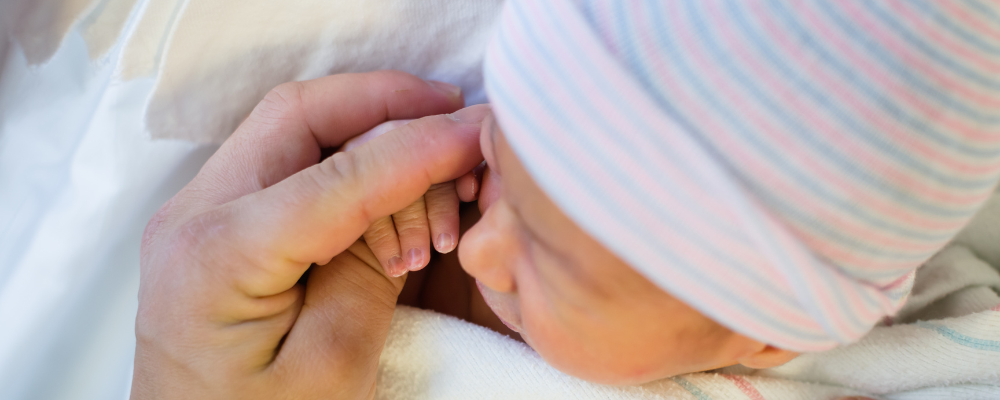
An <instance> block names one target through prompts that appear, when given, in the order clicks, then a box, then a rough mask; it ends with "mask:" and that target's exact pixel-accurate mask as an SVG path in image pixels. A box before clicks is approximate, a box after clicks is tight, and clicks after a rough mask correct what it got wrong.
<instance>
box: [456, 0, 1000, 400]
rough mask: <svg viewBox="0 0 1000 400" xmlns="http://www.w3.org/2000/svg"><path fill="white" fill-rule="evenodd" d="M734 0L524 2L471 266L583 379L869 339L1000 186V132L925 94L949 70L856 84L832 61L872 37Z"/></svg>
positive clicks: (508, 51)
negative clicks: (813, 25) (972, 129)
mask: <svg viewBox="0 0 1000 400" xmlns="http://www.w3.org/2000/svg"><path fill="white" fill-rule="evenodd" d="M725 4H726V6H725V7H721V6H719V5H718V4H716V3H715V2H701V1H687V2H684V1H676V2H663V1H659V0H648V1H644V0H639V1H633V2H627V5H626V4H624V3H622V2H612V1H607V2H604V1H578V0H550V1H529V0H509V1H508V2H507V3H506V5H505V9H504V12H503V14H502V16H501V17H500V22H499V27H498V33H497V35H496V36H495V38H494V40H493V42H492V43H491V45H490V48H489V50H488V52H487V57H486V61H485V84H486V90H487V92H488V94H489V96H490V101H491V102H492V104H493V113H494V114H493V115H494V118H495V120H491V121H488V123H485V124H484V129H483V133H482V138H481V140H482V145H483V152H484V154H485V156H486V158H487V162H488V164H489V168H490V169H489V172H488V173H487V175H486V177H485V179H484V184H483V188H482V193H481V205H480V206H481V208H483V210H484V215H483V218H482V220H481V221H480V222H479V223H478V224H477V225H476V226H475V227H473V228H472V229H471V230H470V231H469V232H468V233H467V234H466V236H465V237H464V238H463V239H462V242H461V244H460V247H459V257H460V259H461V261H462V266H463V268H465V269H466V271H468V272H469V273H470V274H471V275H473V276H474V277H475V278H476V279H478V280H479V282H480V285H481V291H482V292H483V296H484V297H485V299H486V300H487V302H488V303H489V304H490V306H491V308H493V310H494V311H495V312H496V313H497V315H498V316H500V317H501V318H502V319H504V320H506V322H507V323H508V324H510V325H511V326H512V328H514V329H515V330H518V331H520V332H521V334H522V337H523V338H524V339H525V341H526V342H527V343H528V344H530V345H531V346H532V347H534V348H535V349H536V350H537V351H538V352H539V354H540V355H541V356H542V357H543V358H545V359H546V360H547V361H548V362H550V363H551V364H552V365H553V366H555V367H557V368H559V369H561V370H563V371H565V372H567V373H570V374H573V375H577V376H580V377H583V378H586V379H590V380H593V381H599V382H609V383H635V382H644V381H649V380H653V379H657V378H662V377H667V376H671V375H675V374H679V373H684V372H691V371H698V370H705V369H711V368H715V367H721V366H725V365H731V364H735V363H742V364H744V365H747V366H750V367H757V368H760V367H769V366H774V365H779V364H782V363H784V362H786V361H788V360H790V359H792V358H794V357H795V355H796V354H797V353H800V352H814V351H822V350H827V349H831V348H834V347H836V346H838V345H841V344H846V343H851V342H854V341H856V340H858V339H859V338H860V337H861V336H863V335H864V334H865V333H867V332H868V331H869V330H870V329H871V328H872V326H874V325H875V323H876V322H878V321H880V320H881V319H882V318H884V317H885V316H886V315H892V314H893V313H895V311H896V310H898V309H899V307H901V306H902V304H903V302H904V301H905V299H906V295H907V294H908V292H909V289H910V287H911V286H912V278H913V271H914V270H915V269H916V267H917V266H918V265H920V264H921V263H922V262H923V261H924V260H926V259H927V258H929V257H930V256H931V255H932V254H933V253H934V252H936V251H937V250H939V249H940V248H941V247H943V246H944V245H945V244H946V243H947V241H948V240H950V238H951V237H952V236H953V235H954V234H955V233H956V232H957V231H958V230H959V229H961V227H962V226H963V225H964V224H965V223H966V222H967V221H968V219H969V218H971V216H972V215H973V214H974V213H975V212H976V210H977V209H978V208H979V207H980V206H981V204H982V203H983V201H985V199H987V198H988V196H989V195H990V193H992V190H993V187H994V186H995V184H996V181H997V176H998V173H1000V151H992V150H997V149H1000V146H997V143H996V141H997V139H996V135H993V136H989V135H986V134H983V135H979V136H975V137H971V136H969V135H967V134H966V132H959V131H958V130H957V129H956V128H955V126H956V125H955V124H956V123H967V124H968V125H969V126H976V125H975V123H974V121H966V120H960V119H958V118H959V117H957V116H956V115H958V114H957V113H952V114H949V118H951V117H954V118H956V119H942V118H940V115H939V113H937V112H936V111H934V109H933V107H931V108H926V107H925V108H914V107H911V106H910V104H909V103H910V102H913V101H914V99H921V98H922V97H921V96H924V94H923V92H922V90H923V87H919V88H916V89H914V87H913V86H912V79H911V78H914V76H916V77H919V78H926V79H927V80H928V81H931V80H932V79H930V78H929V77H928V76H925V75H928V74H930V75H934V74H939V73H941V71H939V70H935V68H944V67H941V66H937V65H930V66H928V65H923V66H922V68H923V69H922V70H920V71H910V72H911V73H912V74H913V75H912V76H907V77H895V76H886V75H884V74H881V75H880V74H875V73H871V74H868V73H869V70H868V69H865V68H855V69H853V70H852V71H854V75H852V76H853V77H854V80H844V79H841V78H842V77H840V78H838V76H839V75H838V74H841V73H842V72H843V70H844V69H843V68H839V67H842V66H840V65H839V64H836V63H818V62H816V61H815V60H818V59H820V58H821V57H820V55H823V54H827V53H829V52H834V53H836V51H840V50H838V49H839V48H837V49H834V48H830V47H829V46H831V45H830V44H829V43H831V42H836V43H841V42H844V43H849V44H851V46H855V47H857V48H862V47H864V46H865V45H867V43H862V42H864V40H867V39H865V38H866V36H865V35H860V36H859V35H854V34H853V32H850V31H851V29H849V28H850V27H847V28H844V27H837V28H836V29H833V28H831V29H833V30H829V29H828V30H825V31H823V32H820V33H816V34H815V35H818V36H815V37H809V35H813V33H812V32H810V31H809V30H808V29H806V28H803V27H801V26H799V25H795V24H791V23H789V22H788V21H784V22H782V23H775V22H774V21H775V20H776V19H780V18H784V17H783V15H784V14H783V13H784V12H785V11H784V10H780V9H779V10H772V9H771V8H767V7H754V6H743V5H741V4H743V3H725ZM716 6H719V7H716ZM776 7H778V8H781V7H779V6H776ZM717 8H724V9H717ZM733 8H735V9H733ZM772 14H774V15H772ZM793 25H794V26H793ZM760 26H766V27H767V32H766V35H764V33H762V32H760V31H759V30H758V29H757V28H758V27H760ZM793 28H795V29H793ZM807 28H808V27H807ZM859 29H860V28H859ZM751 34H753V35H764V36H762V37H758V38H755V39H754V40H750V37H751V36H750V35H751ZM802 35H806V38H805V39H803V38H802ZM830 35H834V36H836V38H837V39H838V40H840V42H838V41H829V40H825V39H828V38H830V37H831V36H830ZM789 38H798V39H796V40H791V39H789ZM807 39H808V40H807ZM858 41H861V42H858ZM772 43H781V44H782V46H783V47H782V46H777V45H772ZM897 50H898V49H897V48H895V47H887V49H886V52H888V54H885V55H886V56H888V57H902V56H901V55H899V54H892V52H894V51H897ZM900 51H902V50H900ZM850 61H851V62H861V61H864V60H860V61H859V60H855V59H852V60H850ZM838 62H839V61H838ZM846 68H848V69H850V67H846ZM866 74H868V75H866ZM914 79H915V78H914ZM956 79H958V78H956ZM962 83H963V84H970V85H972V84H974V83H970V82H965V81H963V82H962ZM942 90H945V88H942ZM949 90H950V89H949ZM970 101H971V100H970ZM897 103H898V104H897ZM886 104H888V105H890V106H892V107H888V106H886ZM979 106H981V104H980V105H979ZM886 107H888V108H886ZM900 110H903V111H900ZM901 112H902V113H903V114H900V113H901ZM901 115H902V116H903V117H906V118H905V119H901ZM914 121H915V122H914ZM917 123H918V124H917ZM915 126H919V129H917V128H915ZM929 144H932V145H929ZM987 150H990V151H992V152H989V151H987Z"/></svg>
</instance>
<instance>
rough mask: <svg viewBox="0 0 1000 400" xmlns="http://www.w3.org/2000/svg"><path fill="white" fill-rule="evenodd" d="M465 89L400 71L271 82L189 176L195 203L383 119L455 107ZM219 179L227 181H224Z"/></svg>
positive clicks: (218, 199)
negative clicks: (267, 90) (194, 174)
mask: <svg viewBox="0 0 1000 400" xmlns="http://www.w3.org/2000/svg"><path fill="white" fill-rule="evenodd" d="M462 104H463V100H462V94H461V90H460V89H459V88H458V87H457V86H453V85H449V84H446V83H442V82H428V81H424V80H421V79H420V78H418V77H416V76H413V75H410V74H407V73H405V72H400V71H377V72H369V73H362V74H339V75H331V76H326V77H322V78H319V79H314V80H310V81H304V82H291V83H285V84H282V85H279V86H277V87H276V88H274V89H273V90H272V91H271V92H270V93H268V94H267V95H266V96H265V97H264V99H263V100H261V102H260V103H259V104H258V105H257V107H256V108H254V110H253V112H252V113H251V114H250V116H249V117H247V119H246V120H245V121H244V122H243V124H241V125H240V126H239V128H237V129H236V131H235V132H234V133H233V135H232V137H230V138H229V140H227V141H226V142H225V143H223V145H222V147H220V148H219V150H218V151H217V152H216V154H215V155H213V156H212V158H211V159H209V161H208V162H207V163H206V164H205V166H204V167H203V168H202V170H201V171H200V172H199V174H198V176H197V177H196V178H195V179H194V180H193V181H192V183H191V185H189V188H188V190H187V193H189V194H192V193H197V195H196V196H190V197H191V199H190V200H191V201H194V202H202V203H203V202H208V203H210V204H212V205H215V204H222V203H225V202H228V201H231V200H234V199H236V198H238V197H240V196H243V195H246V194H249V193H253V192H256V191H258V190H261V189H263V188H267V187H270V186H271V185H274V184H275V183H278V182H280V181H281V180H283V179H285V178H287V177H289V176H291V175H292V174H294V173H297V172H299V171H301V170H303V169H305V168H307V167H309V166H311V165H314V164H316V163H317V162H319V160H320V150H321V149H322V148H331V147H338V146H340V145H341V144H342V143H344V142H345V141H346V140H347V139H349V138H351V137H354V136H357V135H358V134H360V133H362V132H365V131H366V130H369V129H371V128H372V127H374V126H376V125H378V124H379V123H382V122H385V121H387V120H395V119H411V118H419V117H423V116H427V115H433V114H443V113H449V112H453V111H455V110H457V109H459V108H461V107H462ZM219 182H224V183H225V184H223V185H220V184H219Z"/></svg>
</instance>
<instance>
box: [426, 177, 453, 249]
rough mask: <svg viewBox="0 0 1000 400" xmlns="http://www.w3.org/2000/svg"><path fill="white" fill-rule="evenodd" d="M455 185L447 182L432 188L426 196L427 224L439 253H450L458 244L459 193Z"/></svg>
mask: <svg viewBox="0 0 1000 400" xmlns="http://www.w3.org/2000/svg"><path fill="white" fill-rule="evenodd" d="M455 183H456V181H452V182H445V183H439V184H437V185H434V186H431V188H430V190H428V191H427V193H426V194H424V199H426V202H427V222H428V223H429V224H430V231H431V232H430V233H431V239H432V240H434V248H435V249H437V251H438V252H439V253H442V254H443V253H448V252H450V251H452V250H454V249H455V245H456V244H457V243H458V241H457V240H456V239H457V238H458V207H459V204H458V193H456V192H455Z"/></svg>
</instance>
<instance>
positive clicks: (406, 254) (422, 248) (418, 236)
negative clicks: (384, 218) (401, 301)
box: [392, 197, 431, 276]
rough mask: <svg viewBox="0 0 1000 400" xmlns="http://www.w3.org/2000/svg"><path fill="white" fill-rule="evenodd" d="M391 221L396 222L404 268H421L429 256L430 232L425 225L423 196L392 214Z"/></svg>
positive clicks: (425, 209)
mask: <svg viewBox="0 0 1000 400" xmlns="http://www.w3.org/2000/svg"><path fill="white" fill-rule="evenodd" d="M392 222H393V223H394V224H396V233H397V234H398V235H399V248H400V249H401V250H402V252H403V262H404V263H405V264H406V269H407V270H409V271H416V270H419V269H421V268H423V267H424V266H425V265H427V262H428V261H430V258H431V257H430V254H431V239H430V236H431V232H430V228H428V227H427V207H426V204H425V203H424V198H423V197H420V198H418V199H417V201H414V202H413V203H411V204H410V205H408V206H406V207H405V208H403V209H402V210H399V211H397V212H395V213H394V214H392ZM393 276H398V275H393Z"/></svg>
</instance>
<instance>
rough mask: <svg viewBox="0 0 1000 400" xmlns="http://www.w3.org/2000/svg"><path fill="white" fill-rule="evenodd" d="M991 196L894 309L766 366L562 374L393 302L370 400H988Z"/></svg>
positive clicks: (996, 341)
mask: <svg viewBox="0 0 1000 400" xmlns="http://www.w3.org/2000/svg"><path fill="white" fill-rule="evenodd" d="M998 294H1000V195H996V196H994V198H993V199H992V200H991V201H990V202H989V203H988V204H987V205H986V207H985V208H984V209H983V210H982V211H981V212H980V213H979V215H978V216H977V217H976V218H975V219H974V220H973V222H972V224H971V225H970V226H969V227H968V228H966V229H965V231H963V232H962V233H961V234H960V235H959V236H958V237H957V238H956V239H955V240H954V241H953V242H952V243H951V244H950V245H949V246H948V247H946V248H945V249H944V250H942V251H941V252H940V253H938V254H937V255H936V256H935V257H933V258H932V259H931V260H930V261H928V262H927V263H926V264H925V265H924V266H922V267H921V268H920V269H919V270H918V272H917V278H916V284H915V286H914V290H913V292H912V294H911V296H910V299H909V300H908V301H907V304H906V306H905V307H904V308H903V309H902V310H901V311H900V313H899V314H897V315H896V316H895V317H893V318H892V319H891V320H890V319H887V320H886V321H884V322H883V323H882V324H880V325H879V326H878V327H876V328H875V329H874V330H872V331H871V333H869V334H868V335H867V336H866V337H864V338H863V339H862V340H861V341H859V342H857V343H855V344H852V345H849V346H845V347H841V348H838V349H834V350H831V351H827V352H823V353H816V354H807V355H803V356H800V357H799V358H797V359H795V360H793V361H792V362H789V363H788V364H786V365H784V366H781V367H778V368H772V369H768V370H752V369H748V368H742V367H729V368H724V369H721V370H718V371H713V372H709V373H696V374H689V375H684V376H679V377H674V378H669V379H664V380H661V381H657V382H652V383H649V384H646V385H642V386H626V387H621V386H604V385H595V384H591V383H588V382H584V381H581V380H579V379H575V378H572V377H569V376H567V375H564V374H562V373H560V372H558V371H556V370H555V369H553V368H552V367H550V366H548V365H547V364H545V362H544V361H543V360H542V359H541V358H539V356H538V355H537V354H535V353H534V352H533V351H532V350H531V349H530V348H528V347H527V346H525V345H524V344H522V343H520V342H516V341H514V340H512V339H510V338H508V337H506V336H503V335H500V334H498V333H495V332H492V331H490V330H488V329H485V328H482V327H479V326H475V325H472V324H469V323H467V322H464V321H461V320H458V319H454V318H451V317H447V316H444V315H441V314H437V313H433V312H429V311H424V310H417V309H413V308H406V307H400V308H398V309H397V311H396V315H395V318H394V321H393V327H392V331H391V332H390V334H389V338H388V342H387V344H386V348H385V350H384V352H383V354H382V360H381V366H380V370H379V380H378V395H377V398H378V399H470V398H476V399H489V398H497V399H531V398H538V399H552V398H560V399H561V398H582V399H633V398H640V399H697V400H707V399H753V400H758V399H769V400H771V399H775V400H778V399H809V400H818V399H837V398H840V397H843V396H850V395H867V396H871V397H875V398H883V399H1000V295H998Z"/></svg>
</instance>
